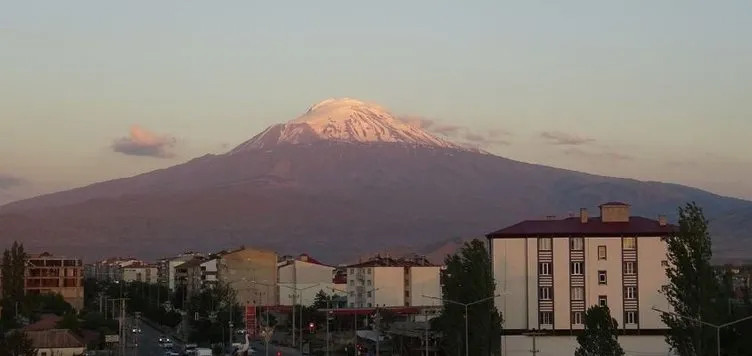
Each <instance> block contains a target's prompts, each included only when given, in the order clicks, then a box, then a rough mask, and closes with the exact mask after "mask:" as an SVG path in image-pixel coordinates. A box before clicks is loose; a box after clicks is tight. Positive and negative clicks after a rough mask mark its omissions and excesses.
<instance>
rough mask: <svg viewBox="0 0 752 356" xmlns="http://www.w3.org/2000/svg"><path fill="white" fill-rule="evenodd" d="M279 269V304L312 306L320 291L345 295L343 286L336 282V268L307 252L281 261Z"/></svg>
mask: <svg viewBox="0 0 752 356" xmlns="http://www.w3.org/2000/svg"><path fill="white" fill-rule="evenodd" d="M278 270H279V271H278V278H279V282H278V283H279V305H293V303H295V304H298V305H307V306H310V305H312V304H313V302H314V300H315V298H316V294H317V293H318V292H319V291H324V292H325V293H326V294H327V295H342V296H344V295H345V291H344V289H343V288H341V287H343V286H342V285H339V286H338V285H337V284H335V281H334V279H335V273H334V271H335V268H334V267H333V266H328V265H325V264H323V263H321V262H319V261H317V260H316V259H314V258H312V257H310V256H308V255H307V254H302V255H300V256H298V257H296V258H288V259H285V260H283V261H281V262H279V264H278ZM295 290H298V291H297V292H295ZM340 290H341V291H340Z"/></svg>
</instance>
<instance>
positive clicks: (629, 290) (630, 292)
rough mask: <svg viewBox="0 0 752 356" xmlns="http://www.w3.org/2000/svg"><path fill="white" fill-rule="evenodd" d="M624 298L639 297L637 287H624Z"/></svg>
mask: <svg viewBox="0 0 752 356" xmlns="http://www.w3.org/2000/svg"><path fill="white" fill-rule="evenodd" d="M624 299H637V287H624Z"/></svg>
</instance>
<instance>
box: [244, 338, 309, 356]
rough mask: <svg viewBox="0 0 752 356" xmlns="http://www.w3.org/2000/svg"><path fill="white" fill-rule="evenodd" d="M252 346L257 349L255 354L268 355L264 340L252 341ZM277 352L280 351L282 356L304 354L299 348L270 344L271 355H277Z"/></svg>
mask: <svg viewBox="0 0 752 356" xmlns="http://www.w3.org/2000/svg"><path fill="white" fill-rule="evenodd" d="M251 346H252V347H253V349H255V350H256V351H257V352H256V353H254V354H253V355H254V356H266V355H267V353H266V349H265V348H264V343H263V342H258V341H257V342H252V343H251ZM277 352H279V355H282V356H300V355H302V354H301V353H300V352H299V351H298V350H295V349H291V348H289V347H281V346H274V345H269V354H268V355H269V356H277V355H278V354H277Z"/></svg>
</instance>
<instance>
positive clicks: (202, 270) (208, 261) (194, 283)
mask: <svg viewBox="0 0 752 356" xmlns="http://www.w3.org/2000/svg"><path fill="white" fill-rule="evenodd" d="M221 254H222V253H219V254H215V255H211V256H209V257H208V258H199V257H196V258H194V259H192V260H190V261H188V262H185V263H183V264H181V265H179V266H177V267H176V268H175V275H176V278H177V280H176V284H177V285H178V286H184V287H185V291H186V296H191V295H193V294H195V293H199V292H200V291H201V290H202V289H203V288H207V287H209V288H210V287H212V286H214V285H216V283H217V261H218V260H219V258H220V256H221Z"/></svg>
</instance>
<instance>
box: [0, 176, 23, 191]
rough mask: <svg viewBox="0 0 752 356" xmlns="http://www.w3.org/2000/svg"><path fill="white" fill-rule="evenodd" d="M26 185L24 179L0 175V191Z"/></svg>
mask: <svg viewBox="0 0 752 356" xmlns="http://www.w3.org/2000/svg"><path fill="white" fill-rule="evenodd" d="M26 183H27V182H26V180H24V179H21V178H18V177H14V176H12V175H8V174H3V173H0V189H10V188H13V187H17V186H19V185H24V184H26Z"/></svg>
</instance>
